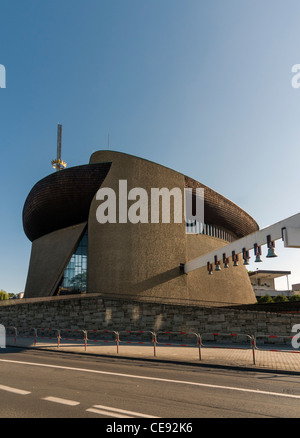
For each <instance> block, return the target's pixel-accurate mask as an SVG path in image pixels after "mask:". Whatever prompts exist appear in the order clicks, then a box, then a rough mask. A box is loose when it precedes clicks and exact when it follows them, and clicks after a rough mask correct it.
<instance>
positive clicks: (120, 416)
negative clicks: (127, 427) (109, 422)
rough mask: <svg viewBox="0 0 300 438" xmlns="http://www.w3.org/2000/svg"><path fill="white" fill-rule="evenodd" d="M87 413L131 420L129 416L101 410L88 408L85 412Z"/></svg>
mask: <svg viewBox="0 0 300 438" xmlns="http://www.w3.org/2000/svg"><path fill="white" fill-rule="evenodd" d="M86 411H87V412H92V413H94V414H100V415H104V416H107V417H115V418H132V417H131V416H130V415H124V414H120V413H118V412H109V411H105V410H102V409H95V408H89V409H87V410H86Z"/></svg>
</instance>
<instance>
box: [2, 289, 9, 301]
mask: <svg viewBox="0 0 300 438" xmlns="http://www.w3.org/2000/svg"><path fill="white" fill-rule="evenodd" d="M0 300H8V294H7V293H6V292H5V291H4V290H2V289H1V290H0Z"/></svg>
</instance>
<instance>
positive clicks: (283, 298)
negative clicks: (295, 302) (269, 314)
mask: <svg viewBox="0 0 300 438" xmlns="http://www.w3.org/2000/svg"><path fill="white" fill-rule="evenodd" d="M273 301H274V303H282V302H283V301H288V298H287V297H286V296H285V295H277V297H274V298H273Z"/></svg>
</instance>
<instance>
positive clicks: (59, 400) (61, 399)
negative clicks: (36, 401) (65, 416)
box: [42, 396, 80, 406]
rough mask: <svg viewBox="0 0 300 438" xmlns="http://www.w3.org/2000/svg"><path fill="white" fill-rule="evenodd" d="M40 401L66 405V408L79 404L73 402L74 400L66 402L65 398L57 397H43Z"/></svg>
mask: <svg viewBox="0 0 300 438" xmlns="http://www.w3.org/2000/svg"><path fill="white" fill-rule="evenodd" d="M42 400H46V401H50V402H54V403H60V404H63V405H68V406H77V405H79V404H80V402H78V401H74V400H67V399H65V398H59V397H51V396H49V397H43V398H42Z"/></svg>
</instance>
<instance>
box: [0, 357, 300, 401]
mask: <svg viewBox="0 0 300 438" xmlns="http://www.w3.org/2000/svg"><path fill="white" fill-rule="evenodd" d="M0 362H7V363H15V364H22V365H30V366H38V367H45V368H56V369H61V370H68V371H79V372H85V373H93V374H102V375H106V376H117V377H126V378H130V379H140V380H151V381H153V382H166V383H177V384H181V385H190V386H198V387H203V388H213V389H223V390H229V391H239V392H248V393H251V394H256V395H271V396H276V397H287V398H295V399H300V395H296V394H284V393H281V392H270V391H261V390H259V389H247V388H238V387H235V386H221V385H211V384H209V383H198V382H189V381H185V380H172V379H163V378H160V377H147V376H137V375H134V374H122V373H113V372H109V371H100V370H91V369H86V368H75V367H66V366H62V365H50V364H44V363H34V362H24V361H19V360H9V359H0Z"/></svg>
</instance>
